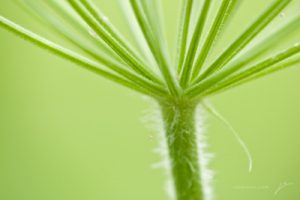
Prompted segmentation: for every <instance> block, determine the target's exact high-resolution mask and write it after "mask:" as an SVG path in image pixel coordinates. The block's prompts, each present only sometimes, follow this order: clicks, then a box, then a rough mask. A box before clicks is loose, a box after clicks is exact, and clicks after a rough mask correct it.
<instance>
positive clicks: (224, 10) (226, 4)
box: [192, 0, 238, 80]
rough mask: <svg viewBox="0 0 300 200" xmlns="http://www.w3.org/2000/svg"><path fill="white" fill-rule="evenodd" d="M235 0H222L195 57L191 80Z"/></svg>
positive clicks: (201, 64) (197, 71)
mask: <svg viewBox="0 0 300 200" xmlns="http://www.w3.org/2000/svg"><path fill="white" fill-rule="evenodd" d="M237 2H238V1H237V0H224V1H222V4H221V6H220V8H219V10H218V13H217V16H216V18H215V20H214V22H213V25H212V27H211V28H210V31H209V33H208V36H207V38H206V39H205V42H204V45H203V47H202V49H201V51H200V54H199V56H198V58H197V61H196V64H195V66H194V70H193V73H192V80H193V79H195V78H196V77H197V76H198V75H199V72H200V70H201V69H202V67H203V64H204V63H205V61H206V58H207V57H208V55H209V52H210V51H211V49H212V46H213V44H214V41H215V40H216V37H217V36H218V35H219V33H220V31H221V30H222V27H223V26H224V24H225V21H226V19H228V15H230V13H231V11H232V9H233V7H234V6H236V5H235V4H237Z"/></svg>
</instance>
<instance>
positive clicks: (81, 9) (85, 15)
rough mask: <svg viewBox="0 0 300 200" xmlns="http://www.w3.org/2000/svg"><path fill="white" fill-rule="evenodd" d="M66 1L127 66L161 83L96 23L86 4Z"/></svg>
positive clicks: (75, 0)
mask: <svg viewBox="0 0 300 200" xmlns="http://www.w3.org/2000/svg"><path fill="white" fill-rule="evenodd" d="M68 2H69V3H70V5H71V6H72V7H73V8H74V10H75V11H77V13H78V14H79V15H80V16H81V17H82V19H84V21H85V22H86V23H87V24H88V25H89V26H90V27H91V28H92V29H93V30H94V31H95V32H96V34H98V36H99V37H100V38H101V39H103V41H104V42H105V43H106V44H107V45H108V46H110V47H111V48H112V49H113V50H114V51H115V52H116V53H117V54H118V55H119V56H120V58H121V59H123V60H124V62H126V63H127V64H128V66H129V67H131V68H132V69H133V70H134V71H135V72H137V73H138V74H140V75H141V76H143V77H145V78H148V79H149V80H151V81H154V82H156V83H161V81H160V79H158V78H157V75H155V74H154V73H153V72H152V71H150V69H149V68H145V67H144V65H143V64H141V63H140V62H139V60H138V59H137V58H136V57H135V56H134V55H132V54H131V53H130V52H129V51H127V49H128V48H127V47H124V46H123V45H122V44H120V43H119V42H118V40H116V39H115V38H114V37H113V36H112V35H110V34H109V32H108V31H107V30H106V29H105V28H104V27H103V25H102V24H100V23H98V21H97V19H95V18H94V17H93V16H92V15H91V14H90V13H89V11H88V10H87V9H86V7H85V6H86V5H84V4H82V3H80V2H81V1H80V2H79V1H77V0H69V1H68Z"/></svg>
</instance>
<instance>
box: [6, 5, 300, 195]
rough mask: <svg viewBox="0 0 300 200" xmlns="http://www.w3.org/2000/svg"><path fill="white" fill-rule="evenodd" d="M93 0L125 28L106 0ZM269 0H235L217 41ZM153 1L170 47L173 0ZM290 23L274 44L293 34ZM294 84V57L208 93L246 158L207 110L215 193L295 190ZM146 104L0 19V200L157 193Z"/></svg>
mask: <svg viewBox="0 0 300 200" xmlns="http://www.w3.org/2000/svg"><path fill="white" fill-rule="evenodd" d="M13 2H14V1H12V0H0V15H4V16H6V17H8V18H10V19H13V20H15V21H17V22H18V23H20V24H22V25H24V26H26V27H28V28H31V29H33V30H35V31H38V32H39V33H41V34H43V35H45V36H52V33H50V31H49V30H48V29H45V28H44V27H42V26H41V24H39V23H36V22H35V21H34V20H33V19H32V18H30V17H29V16H27V15H26V13H25V12H23V11H22V10H21V9H20V8H19V7H17V6H15V5H14V3H13ZM98 2H99V5H102V6H103V7H102V9H103V10H104V11H105V12H106V13H107V15H108V16H109V17H110V19H111V20H112V21H113V22H114V23H115V24H116V25H117V26H118V27H120V29H121V30H124V32H125V33H126V34H127V29H126V26H125V23H124V22H123V21H122V18H121V16H120V15H119V13H120V11H119V9H118V8H117V6H116V5H117V4H116V1H115V0H110V1H108V0H101V1H100V0H99V1H98ZM269 2H271V0H263V1H261V0H251V1H250V0H245V1H244V5H243V6H242V8H241V9H242V10H241V11H240V12H239V13H238V14H239V17H237V18H236V19H235V20H234V21H233V23H232V25H231V26H230V28H229V29H228V30H227V32H226V34H225V35H224V39H223V40H222V41H221V43H220V44H221V46H222V44H223V45H224V44H226V43H227V44H229V43H230V39H231V38H234V37H235V36H237V35H238V34H239V33H240V31H241V30H243V28H245V27H246V26H247V22H250V21H252V20H253V19H255V17H256V16H257V15H258V13H259V11H261V10H263V8H264V7H265V6H266V5H267V4H268V3H269ZM163 3H164V12H165V16H166V18H165V19H166V21H165V24H166V27H167V29H166V34H167V36H168V41H169V44H170V49H171V50H172V49H174V41H175V35H174V34H173V33H174V32H175V30H176V29H175V28H176V22H177V21H176V17H177V14H178V1H174V0H163ZM299 4H300V2H299V0H295V1H294V4H293V6H291V7H290V8H288V9H287V11H286V12H284V13H282V14H281V16H278V18H277V19H276V22H275V23H273V24H272V26H277V25H278V24H281V23H284V21H285V20H287V19H288V18H289V17H291V16H292V15H294V14H296V13H297V12H298V11H299V10H300V7H299ZM297 10H298V11H297ZM299 33H300V32H299V31H298V33H297V34H294V35H293V37H290V36H289V38H288V39H287V40H286V41H283V42H282V43H283V44H282V45H281V47H282V48H284V47H285V45H287V44H289V43H291V42H294V41H295V40H299V39H300V38H299V35H300V34H299ZM51 38H53V37H51ZM54 38H55V37H54ZM56 41H58V42H60V40H56ZM221 50H222V49H221V48H219V51H221ZM299 86H300V65H298V66H296V67H294V68H292V69H289V70H286V71H282V72H280V73H277V74H275V75H272V76H270V77H267V78H264V79H261V80H259V81H256V82H254V83H250V84H247V85H244V86H242V87H239V88H236V89H234V90H231V91H229V92H226V93H223V94H220V95H217V96H214V97H213V98H211V101H212V102H213V103H214V105H215V106H216V108H217V109H218V110H219V111H220V112H221V113H222V114H223V115H224V116H225V117H226V118H227V119H228V120H229V121H230V122H231V123H232V125H233V126H234V127H235V128H236V129H237V130H238V131H239V132H240V134H241V137H242V138H243V139H244V141H245V142H246V143H247V145H248V147H249V149H250V151H251V153H252V156H253V159H254V168H253V172H252V173H250V174H249V173H248V172H247V159H246V157H245V155H244V152H243V151H242V150H241V147H240V146H239V145H238V144H237V142H236V141H235V140H234V138H233V137H232V134H231V133H230V131H229V130H228V129H227V128H226V126H224V124H222V123H220V122H219V121H218V120H216V119H214V118H213V117H212V116H210V115H208V114H207V116H206V117H205V127H206V130H207V133H206V134H207V137H208V141H209V143H210V148H209V150H210V151H211V152H213V153H214V154H215V157H214V159H213V160H212V163H211V165H210V167H211V168H212V169H213V170H214V171H215V173H216V175H215V179H214V190H215V195H216V199H219V200H240V199H243V200H253V199H255V200H298V199H300V172H299V169H300V161H299V151H300V118H299V116H300V103H299V102H300V90H299ZM149 105H150V103H149V101H148V100H147V99H144V98H142V97H140V96H139V95H138V94H136V93H133V92H131V91H129V90H127V89H124V88H122V87H119V86H117V85H115V84H112V83H111V82H109V81H106V80H104V79H102V78H100V77H97V76H96V75H94V74H92V73H90V72H88V71H85V70H83V69H80V68H78V67H77V66H75V65H74V64H72V63H69V62H67V61H65V60H62V59H61V58H58V57H56V56H54V55H52V54H49V53H48V52H47V51H44V50H41V49H39V48H37V47H35V46H33V45H31V44H29V43H28V42H24V41H23V40H21V39H19V38H17V37H15V36H14V35H12V34H11V33H9V32H7V31H6V30H3V29H0V200H166V199H167V195H166V194H165V192H164V186H165V175H164V170H162V169H153V168H151V166H152V165H153V164H155V163H157V162H159V161H160V160H161V159H160V156H159V155H157V154H155V153H154V149H155V148H157V147H158V144H159V141H158V137H157V135H158V133H156V132H155V131H153V130H151V129H149V128H147V127H148V125H144V121H145V117H144V116H149V115H151V113H155V112H152V111H151V108H152V107H151V106H149ZM146 118H147V117H146ZM146 121H147V119H146ZM282 184H287V186H285V187H281V186H284V185H282ZM280 188H282V189H281V190H280ZM278 189H279V190H280V191H279V192H277V193H276V191H278Z"/></svg>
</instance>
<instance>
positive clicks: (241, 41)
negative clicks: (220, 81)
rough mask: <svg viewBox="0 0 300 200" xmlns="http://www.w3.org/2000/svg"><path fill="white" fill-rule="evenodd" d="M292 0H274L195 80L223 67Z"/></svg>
mask: <svg viewBox="0 0 300 200" xmlns="http://www.w3.org/2000/svg"><path fill="white" fill-rule="evenodd" d="M291 1H292V0H275V1H274V2H273V4H272V5H270V6H269V7H268V8H267V9H266V10H265V11H264V12H263V13H262V15H260V17H259V18H258V19H257V20H256V21H255V22H254V23H253V24H251V25H250V27H249V28H247V29H246V31H245V32H244V33H243V34H242V35H241V36H240V37H238V38H237V39H236V40H235V41H234V42H233V43H232V44H231V45H230V46H229V47H228V48H227V50H226V51H225V52H224V53H223V54H222V55H221V56H220V57H219V58H218V59H217V60H216V61H215V62H214V63H213V64H212V65H211V66H210V67H208V68H207V69H206V71H204V73H203V74H201V75H200V76H199V77H198V78H197V80H196V81H195V82H198V81H200V80H202V79H204V78H206V77H207V76H209V75H211V74H212V73H213V72H215V71H217V70H219V69H221V68H222V67H224V66H225V65H226V64H227V63H228V62H230V61H231V60H232V59H233V58H234V57H235V56H236V55H237V54H238V53H239V52H240V51H241V50H242V49H243V48H244V47H245V46H246V45H247V44H249V43H250V42H251V41H252V39H253V38H254V37H255V36H256V35H257V34H259V33H260V32H261V31H262V30H263V29H264V28H265V27H266V26H267V25H268V24H269V23H270V22H271V21H272V20H273V19H274V17H276V16H277V15H278V14H279V13H280V12H281V11H282V10H283V9H284V8H285V7H286V6H287V5H288V4H289V3H290V2H291Z"/></svg>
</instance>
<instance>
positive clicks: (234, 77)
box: [186, 44, 300, 97]
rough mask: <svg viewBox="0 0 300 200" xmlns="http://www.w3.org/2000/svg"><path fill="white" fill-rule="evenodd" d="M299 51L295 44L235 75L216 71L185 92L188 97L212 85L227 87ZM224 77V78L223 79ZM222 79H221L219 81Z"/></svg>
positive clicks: (198, 93)
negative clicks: (216, 72) (213, 74)
mask: <svg viewBox="0 0 300 200" xmlns="http://www.w3.org/2000/svg"><path fill="white" fill-rule="evenodd" d="M299 52H300V45H299V44H297V45H295V46H293V47H291V48H289V49H287V50H285V51H283V52H281V53H279V54H277V55H275V56H272V57H271V58H268V59H265V60H264V61H262V62H260V63H258V64H256V65H254V66H252V67H249V68H247V69H245V70H243V71H241V72H239V73H237V74H235V75H232V76H229V77H228V76H224V75H223V74H222V73H218V74H216V75H215V76H213V77H212V78H210V79H207V81H203V82H200V83H199V84H198V85H195V86H194V87H192V88H191V89H189V90H188V91H187V92H186V94H187V95H188V96H190V97H195V96H203V95H206V92H207V91H208V90H209V89H211V88H212V87H213V88H214V89H216V90H219V89H222V88H223V87H227V86H228V85H230V84H234V83H236V82H238V81H240V80H242V79H245V78H247V77H250V76H251V75H253V74H256V73H259V72H260V71H262V70H265V69H267V68H270V67H271V66H273V65H275V64H277V63H279V62H281V61H283V60H285V59H288V58H290V57H292V56H293V55H295V54H298V53H299ZM224 79H225V80H224ZM220 80H223V81H220Z"/></svg>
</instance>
